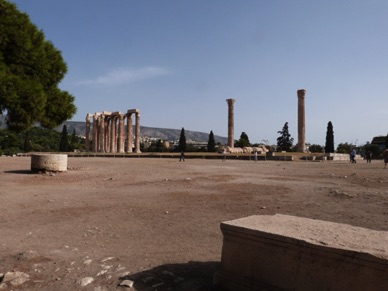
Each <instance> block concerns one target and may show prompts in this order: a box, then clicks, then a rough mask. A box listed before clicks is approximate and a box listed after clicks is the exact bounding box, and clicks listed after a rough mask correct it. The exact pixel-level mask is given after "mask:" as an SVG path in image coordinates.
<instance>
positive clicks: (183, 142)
mask: <svg viewBox="0 0 388 291" xmlns="http://www.w3.org/2000/svg"><path fill="white" fill-rule="evenodd" d="M179 151H181V152H184V151H186V136H185V129H184V128H183V127H182V130H181V136H180V137H179Z"/></svg>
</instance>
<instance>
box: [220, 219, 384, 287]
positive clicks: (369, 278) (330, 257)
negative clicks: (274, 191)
mask: <svg viewBox="0 0 388 291" xmlns="http://www.w3.org/2000/svg"><path fill="white" fill-rule="evenodd" d="M221 231H222V233H223V236H224V240H223V247H222V259H221V266H220V270H219V271H217V272H216V274H215V275H214V283H215V284H216V285H219V286H221V287H223V288H225V289H227V290H239V291H240V290H241V291H243V290H314V291H315V290H341V291H343V290H352V291H354V290H388V232H385V231H376V230H370V229H365V228H360V227H354V226H351V225H346V224H339V223H333V222H327V221H320V220H314V219H307V218H301V217H294V216H287V215H278V214H277V215H272V216H266V215H263V216H260V215H255V216H250V217H246V218H241V219H237V220H232V221H227V222H223V223H222V224H221Z"/></svg>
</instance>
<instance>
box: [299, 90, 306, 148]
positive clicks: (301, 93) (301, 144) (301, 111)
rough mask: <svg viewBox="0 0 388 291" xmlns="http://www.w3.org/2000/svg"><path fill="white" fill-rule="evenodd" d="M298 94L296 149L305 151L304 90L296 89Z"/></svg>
mask: <svg viewBox="0 0 388 291" xmlns="http://www.w3.org/2000/svg"><path fill="white" fill-rule="evenodd" d="M297 94H298V151H299V152H305V151H306V119H305V102H304V100H305V96H306V90H304V89H301V90H298V91H297Z"/></svg>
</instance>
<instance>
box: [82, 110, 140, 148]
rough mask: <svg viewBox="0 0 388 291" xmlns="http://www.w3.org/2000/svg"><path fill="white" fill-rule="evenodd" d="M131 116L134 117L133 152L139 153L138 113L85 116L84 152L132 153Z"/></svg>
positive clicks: (104, 113)
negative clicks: (133, 115)
mask: <svg viewBox="0 0 388 291" xmlns="http://www.w3.org/2000/svg"><path fill="white" fill-rule="evenodd" d="M132 114H135V117H136V126H135V152H136V153H140V111H139V110H138V109H130V110H128V111H127V113H125V114H124V113H121V112H107V111H103V112H102V113H95V114H87V115H86V134H85V135H86V145H85V147H86V151H90V152H101V153H132V152H133V136H134V134H133V125H132ZM91 125H93V126H91Z"/></svg>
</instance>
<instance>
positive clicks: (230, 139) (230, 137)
mask: <svg viewBox="0 0 388 291" xmlns="http://www.w3.org/2000/svg"><path fill="white" fill-rule="evenodd" d="M226 102H228V108H229V110H228V146H229V147H231V148H233V147H234V102H236V100H234V99H226Z"/></svg>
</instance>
